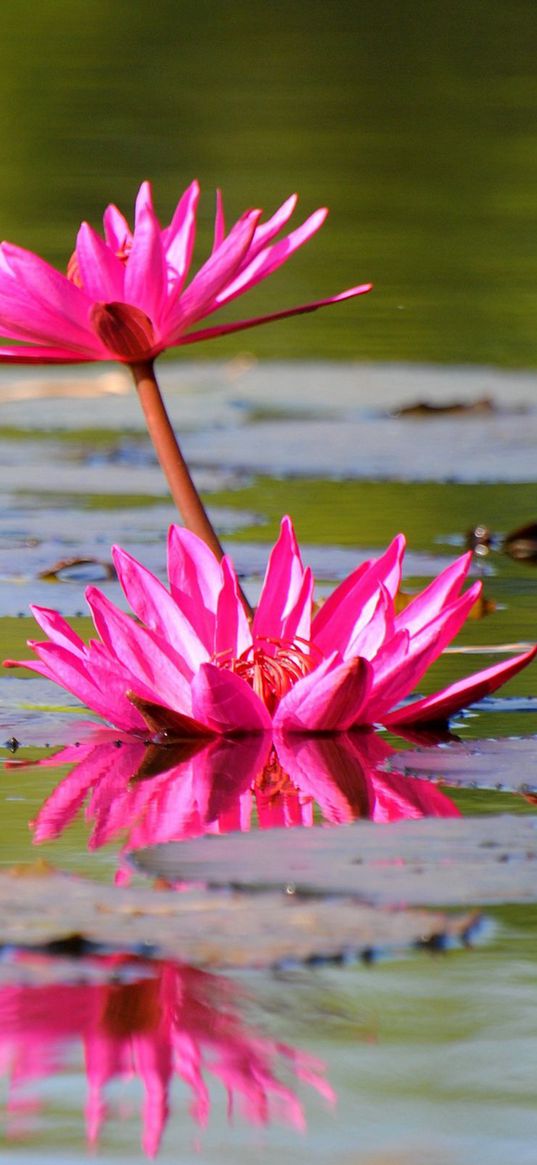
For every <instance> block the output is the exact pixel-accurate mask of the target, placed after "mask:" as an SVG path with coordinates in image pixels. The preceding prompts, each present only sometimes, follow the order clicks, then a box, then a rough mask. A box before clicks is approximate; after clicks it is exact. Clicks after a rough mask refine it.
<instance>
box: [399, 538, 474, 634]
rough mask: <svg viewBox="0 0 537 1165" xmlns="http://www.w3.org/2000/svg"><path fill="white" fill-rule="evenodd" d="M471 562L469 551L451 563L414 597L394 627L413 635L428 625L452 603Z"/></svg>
mask: <svg viewBox="0 0 537 1165" xmlns="http://www.w3.org/2000/svg"><path fill="white" fill-rule="evenodd" d="M471 562H472V552H471V550H470V551H468V553H467V554H463V555H461V557H460V558H457V559H456V561H455V562H451V563H450V564H449V566H447V567H446V568H445V570H443V571H442V572H441V574H439V575H438V577H437V578H435V579H433V581H432V582H431V583H429V586H427V587H425V590H423V591H421V592H420V594H419V595H416V597H415V598H414V599H412V601H411V602H410V603H409V604H408V606H407V607H405V608H404V610H403V611H401V613H400V614H399V615H397V617H396V620H395V625H396V627H397V628H399V627H406V628H407V629H408V630H409V631H410V634H411V635H414V634H415V633H416V632H417V631H419V630H420V628H421V627H423V625H424V623H429V622H430V621H431V619H433V618H434V616H435V615H437V614H438V613H439V612H440V611H441V610H442V608H443V607H446V606H447V605H448V603H451V602H453V600H454V599H455V598H456V596H457V595H458V594H459V591H460V589H461V586H462V584H463V582H464V580H465V578H466V576H467V574H468V571H469V569H470V565H471Z"/></svg>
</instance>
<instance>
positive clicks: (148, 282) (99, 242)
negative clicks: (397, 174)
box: [0, 182, 371, 558]
mask: <svg viewBox="0 0 537 1165" xmlns="http://www.w3.org/2000/svg"><path fill="white" fill-rule="evenodd" d="M199 194H200V189H199V185H198V183H197V182H193V183H192V184H191V186H189V187H188V189H187V190H185V192H184V194H183V196H182V197H181V198H180V200H179V202H178V204H177V207H176V209H175V212H174V214H173V217H172V220H171V222H170V223H169V225H168V226H166V227H161V225H160V222H159V220H158V218H157V216H156V214H155V210H154V207H153V197H152V192H151V186H150V184H149V182H143V183H142V185H141V187H140V190H139V192H138V197H137V200H136V210H135V222H134V230H131V228H130V226H129V223H128V222H127V220H126V219H125V218H124V216H123V214H122V213H121V211H119V210H118V208H117V207H116V206H108V207H107V209H106V211H105V213H104V238H103V237H102V236H101V235H99V234H98V233H97V232H96V231H95V230H94V229H93V227H91V226H90V225H89V223H87V222H84V223H82V226H81V227H80V230H79V232H78V237H77V240H76V248H75V251H74V253H73V255H72V256H71V259H70V261H69V263H68V266H67V272H66V274H65V275H64V274H62V273H61V272H60V271H57V270H56V268H54V267H51V266H50V264H49V263H46V262H45V261H44V260H43V259H41V258H40V257H39V256H38V255H34V254H33V253H32V252H30V251H26V250H24V249H23V248H22V247H17V246H15V245H14V244H12V243H5V242H4V243H2V244H1V245H0V334H3V335H4V336H5V338H6V339H8V340H9V341H11V342H10V343H9V345H7V346H0V363H2V362H4V363H10V364H80V363H84V362H92V361H101V360H118V361H120V363H122V364H127V365H129V367H130V369H131V371H132V374H133V378H134V381H135V384H136V387H137V390H138V395H139V397H140V403H141V405H142V409H143V411H144V416H145V420H146V423H147V427H148V430H149V433H150V436H151V439H152V441H153V444H154V446H155V450H156V453H157V457H158V459H159V461H160V464H161V466H162V469H163V472H164V474H165V476H166V479H167V481H168V485H169V487H170V492H171V495H172V498H173V500H174V502H175V504H176V506H177V508H178V510H179V513H180V514H181V517H182V520H183V522H184V524H185V526H187V527H188V528H189V529H191V530H194V531H195V533H196V534H199V535H200V537H201V538H203V539H204V541H205V542H206V543H207V545H208V546H210V547H211V549H212V550H213V551H214V553H215V554H216V555H217V557H218V558H221V557H222V553H223V552H222V548H221V546H220V542H219V540H218V537H217V535H216V533H215V531H214V530H213V527H212V525H211V522H210V520H209V518H208V516H207V514H206V512H205V510H204V507H203V505H202V503H201V501H200V499H199V497H198V494H197V491H196V489H195V486H194V484H193V482H192V479H191V477H190V473H189V471H188V468H187V466H186V463H185V461H184V458H183V455H182V453H181V450H180V447H179V444H178V442H177V438H176V436H175V433H174V431H173V429H172V426H171V424H170V421H169V418H168V415H167V412H166V409H165V407H164V403H163V400H162V397H161V394H160V389H159V386H158V384H157V381H156V378H155V372H154V366H153V363H154V360H155V357H156V356H159V355H160V353H161V352H164V350H165V349H167V348H175V347H181V346H183V345H185V344H194V343H199V342H200V341H202V340H211V339H215V338H217V337H218V336H224V335H227V334H228V333H230V332H239V331H243V330H244V329H245V328H252V327H254V326H257V324H265V323H270V322H271V321H274V320H280V319H285V318H286V317H287V316H293V315H299V314H301V313H304V312H312V311H316V310H317V308H320V307H327V306H328V305H329V304H332V303H339V302H340V301H341V300H344V299H351V298H353V297H354V296H357V295H362V294H364V293H365V292H367V291H370V289H371V284H370V283H363V284H360V285H359V286H358V287H351V288H349V289H347V290H346V291H342V292H340V293H339V294H337V295H333V296H329V297H328V298H325V299H320V300H314V301H312V302H310V303H305V304H301V305H300V306H298V307H291V308H284V309H283V310H282V311H277V312H271V313H269V314H268V315H262V316H254V317H251V318H249V319H242V320H237V321H235V322H233V323H223V324H215V325H213V326H211V327H208V328H198V327H197V326H196V325H198V324H199V323H200V321H201V320H204V319H206V318H207V317H208V316H212V315H214V313H215V312H217V311H219V310H220V309H221V308H223V307H226V306H227V305H228V304H229V303H231V302H232V301H233V300H234V299H236V298H237V297H238V296H239V295H243V294H244V293H245V292H246V291H249V290H250V289H251V288H252V287H255V285H256V284H257V283H260V282H261V281H262V280H263V279H266V278H267V277H268V276H269V275H271V274H272V273H273V272H274V271H276V270H277V269H278V267H281V266H282V264H283V263H286V262H287V260H288V259H289V258H290V257H291V255H293V254H294V252H295V251H296V250H297V249H298V248H299V247H301V246H302V245H303V244H304V243H306V242H307V241H308V239H310V238H311V237H312V235H314V234H315V233H316V232H317V231H318V230H319V227H321V226H322V224H323V222H324V220H325V218H326V215H327V210H326V208H324V207H322V208H321V209H319V210H316V211H315V212H314V213H313V214H312V215H310V216H309V218H307V219H306V221H305V222H303V223H302V225H301V226H299V227H297V228H296V229H295V230H293V231H291V232H290V233H289V234H287V235H284V237H283V238H278V236H279V235H280V234H281V232H282V231H283V230H284V229H285V228H286V226H287V224H288V222H289V219H290V218H291V216H292V214H293V211H294V209H295V206H296V202H297V197H296V195H292V196H291V197H290V198H288V199H287V200H286V201H285V202H284V203H283V204H282V206H280V207H279V209H278V210H277V211H276V212H275V213H274V214H273V215H272V217H271V218H269V219H268V220H267V221H266V222H262V221H261V218H262V211H261V210H247V211H245V212H244V214H243V215H241V217H240V218H239V219H238V221H237V222H236V223H235V224H234V226H233V227H232V228H231V230H230V231H229V232H227V233H226V228H225V222H224V211H223V204H222V199H221V197H220V195H218V199H217V209H216V218H215V224H214V241H213V248H212V253H211V255H210V256H209V258H208V259H207V260H206V262H205V263H204V264H203V265H202V266H201V267H200V269H199V271H198V272H197V273H196V274H195V275H194V277H193V278H191V279H190V282H189V275H190V266H191V262H192V254H193V249H194V242H195V236H196V212H197V206H198V200H199Z"/></svg>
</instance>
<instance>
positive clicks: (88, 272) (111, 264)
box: [76, 222, 125, 302]
mask: <svg viewBox="0 0 537 1165" xmlns="http://www.w3.org/2000/svg"><path fill="white" fill-rule="evenodd" d="M76 258H77V264H78V270H79V273H80V279H81V281H82V286H83V289H84V291H85V292H86V295H88V296H89V297H90V299H94V300H97V301H102V302H106V301H111V300H124V299H125V294H124V276H125V265H124V264H123V263H122V262H121V260H120V259H118V258H117V256H116V255H115V254H114V252H113V251H112V250H111V248H110V247H108V246H107V244H106V243H105V242H103V240H102V239H101V236H100V235H98V234H97V232H96V231H94V230H93V228H92V227H90V226H89V224H88V223H87V222H83V223H82V225H81V227H80V230H79V232H78V237H77V241H76Z"/></svg>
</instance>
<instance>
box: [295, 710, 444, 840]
mask: <svg viewBox="0 0 537 1165" xmlns="http://www.w3.org/2000/svg"><path fill="white" fill-rule="evenodd" d="M277 747H278V754H279V757H280V761H281V763H282V765H283V766H284V768H285V770H286V772H287V773H288V775H289V778H290V780H291V781H292V782H293V784H294V785H295V786H296V788H297V790H298V791H299V792H300V793H302V795H304V796H309V797H311V798H313V799H314V801H315V802H316V803H317V805H319V807H320V808H321V810H322V813H323V817H324V819H325V820H326V821H328V822H330V823H332V824H342V823H344V822H349V821H353V820H355V818H357V817H367V818H369V819H370V820H372V821H378V822H381V821H399V820H400V819H401V818H417V817H458V816H459V810H458V809H457V808H456V806H455V805H454V804H453V802H452V801H450V799H449V798H448V797H446V796H445V794H444V793H442V792H440V790H439V789H437V788H436V787H435V786H434V785H429V784H427V783H426V782H424V781H420V780H418V779H416V778H413V777H403V778H401V777H400V775H399V774H397V773H396V774H393V773H389V772H384V771H382V769H381V767H380V766H381V765H382V764H384V763H385V762H386V760H387V759H388V757H389V756H391V755H393V752H394V750H393V749H392V748H391V747H390V746H389V745H388V744H387V743H386V742H385V741H383V740H381V738H380V737H378V736H376V735H375V733H372V732H361V733H348V734H345V733H341V734H340V735H338V736H334V737H330V736H325V737H314V736H303V737H299V736H296V735H292V734H290V735H284V734H282V736H281V737H280V738H279V739H278V744H277ZM281 824H284V822H281Z"/></svg>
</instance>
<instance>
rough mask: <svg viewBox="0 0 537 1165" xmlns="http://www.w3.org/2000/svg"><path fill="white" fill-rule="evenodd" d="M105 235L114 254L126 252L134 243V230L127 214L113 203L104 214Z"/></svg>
mask: <svg viewBox="0 0 537 1165" xmlns="http://www.w3.org/2000/svg"><path fill="white" fill-rule="evenodd" d="M103 225H104V235H105V239H106V242H107V244H108V246H109V247H110V249H111V250H112V251H113V252H114V254H116V255H117V254H118V252H121V253H125V252H126V250H127V249H128V248H129V247H130V245H131V243H132V231H131V228H130V226H129V223H128V222H127V219H126V218H125V216H124V215H123V214H122V213H121V211H120V210H118V208H117V206H114V205H113V203H112V204H111V205H110V206H107V208H106V210H105V212H104V215H103Z"/></svg>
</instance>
